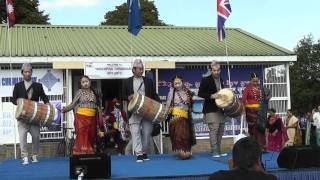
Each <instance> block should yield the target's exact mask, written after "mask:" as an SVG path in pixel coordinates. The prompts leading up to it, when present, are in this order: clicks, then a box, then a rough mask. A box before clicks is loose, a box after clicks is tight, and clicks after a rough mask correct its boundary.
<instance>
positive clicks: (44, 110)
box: [16, 98, 58, 126]
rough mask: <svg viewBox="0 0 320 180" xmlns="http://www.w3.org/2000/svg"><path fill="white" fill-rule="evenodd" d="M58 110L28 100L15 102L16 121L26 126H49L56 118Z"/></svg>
mask: <svg viewBox="0 0 320 180" xmlns="http://www.w3.org/2000/svg"><path fill="white" fill-rule="evenodd" d="M57 111H58V110H57V109H56V108H55V107H54V106H52V105H51V104H50V105H47V104H43V103H38V102H35V101H31V100H28V99H23V98H19V99H18V100H17V109H16V119H17V120H18V121H22V122H25V123H28V124H37V125H41V126H43V125H46V126H50V125H51V123H52V121H53V120H54V119H55V118H56V116H58V112H57Z"/></svg>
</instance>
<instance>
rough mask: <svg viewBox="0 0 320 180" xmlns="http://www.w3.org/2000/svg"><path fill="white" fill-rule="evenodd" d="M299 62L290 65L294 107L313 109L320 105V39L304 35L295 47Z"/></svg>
mask: <svg viewBox="0 0 320 180" xmlns="http://www.w3.org/2000/svg"><path fill="white" fill-rule="evenodd" d="M295 53H296V54H297V62H295V63H294V65H293V66H291V67H290V81H291V82H290V83H291V99H292V103H291V104H292V109H293V110H295V111H297V112H299V113H303V112H307V111H311V110H312V108H314V107H316V106H318V105H320V91H319V90H320V40H318V42H314V41H313V37H312V35H308V36H307V37H304V38H303V39H302V40H300V42H299V43H298V45H297V47H296V48H295Z"/></svg>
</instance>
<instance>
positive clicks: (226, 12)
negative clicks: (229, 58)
mask: <svg viewBox="0 0 320 180" xmlns="http://www.w3.org/2000/svg"><path fill="white" fill-rule="evenodd" d="M217 14H218V21H217V22H218V23H217V33H218V42H221V41H223V40H224V38H225V37H226V34H225V31H224V23H225V22H226V20H227V19H228V17H229V16H230V14H231V6H230V2H229V0H217Z"/></svg>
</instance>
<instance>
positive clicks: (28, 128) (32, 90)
mask: <svg viewBox="0 0 320 180" xmlns="http://www.w3.org/2000/svg"><path fill="white" fill-rule="evenodd" d="M21 74H22V76H23V81H21V82H19V83H17V84H15V85H14V89H13V95H12V103H13V104H15V105H17V99H18V98H24V99H30V100H32V101H36V102H38V101H39V99H40V98H41V100H42V101H43V102H44V103H46V104H48V103H49V100H48V97H47V96H46V94H45V93H44V90H43V87H42V84H40V83H37V82H33V81H32V80H31V76H32V66H31V64H29V63H25V64H23V65H22V68H21ZM18 132H19V140H20V150H21V158H22V164H23V165H27V164H29V160H28V146H27V133H28V132H29V133H30V134H31V136H32V157H31V162H33V163H36V162H38V159H37V156H38V153H39V142H40V125H34V124H27V123H25V122H22V121H18Z"/></svg>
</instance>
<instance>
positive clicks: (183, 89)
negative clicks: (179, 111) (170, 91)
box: [177, 87, 192, 105]
mask: <svg viewBox="0 0 320 180" xmlns="http://www.w3.org/2000/svg"><path fill="white" fill-rule="evenodd" d="M181 90H182V91H184V92H185V93H186V95H187V98H186V100H184V99H183V98H182V97H181V95H180V93H179V92H177V95H178V97H179V99H180V101H181V102H182V104H185V105H190V104H191V99H192V98H191V93H190V91H189V90H188V89H186V88H184V87H183V88H182V89H181Z"/></svg>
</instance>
